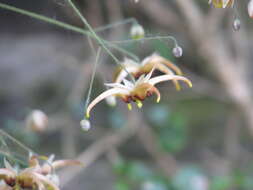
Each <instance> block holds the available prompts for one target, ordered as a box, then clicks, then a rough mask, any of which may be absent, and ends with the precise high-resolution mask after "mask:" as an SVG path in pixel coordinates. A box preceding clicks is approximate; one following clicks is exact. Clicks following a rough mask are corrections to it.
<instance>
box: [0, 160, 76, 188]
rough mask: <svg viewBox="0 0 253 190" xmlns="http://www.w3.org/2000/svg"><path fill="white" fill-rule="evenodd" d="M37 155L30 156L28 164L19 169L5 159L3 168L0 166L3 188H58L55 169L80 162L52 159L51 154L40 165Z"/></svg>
mask: <svg viewBox="0 0 253 190" xmlns="http://www.w3.org/2000/svg"><path fill="white" fill-rule="evenodd" d="M38 158H39V157H37V156H31V157H30V159H29V161H28V163H29V166H28V167H27V168H25V169H22V170H19V169H17V168H14V167H12V166H11V165H10V164H9V162H7V161H5V162H4V164H5V168H0V181H3V182H4V184H2V186H0V187H2V188H3V189H6V190H8V189H15V190H21V189H32V190H35V189H36V190H37V189H38V190H59V187H58V186H59V184H57V180H55V178H53V176H54V177H57V175H56V174H55V173H54V170H55V169H58V168H61V167H64V166H68V165H77V164H80V162H78V161H74V160H58V161H53V157H52V156H51V157H50V158H49V159H48V160H47V161H46V162H45V163H44V164H43V165H42V166H41V165H40V164H39V160H38Z"/></svg>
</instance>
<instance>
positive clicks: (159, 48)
mask: <svg viewBox="0 0 253 190" xmlns="http://www.w3.org/2000/svg"><path fill="white" fill-rule="evenodd" d="M152 42H153V47H154V49H155V51H156V52H158V53H159V54H160V55H161V56H163V57H165V58H167V59H169V60H171V61H174V57H173V56H172V53H171V48H169V46H168V45H167V44H166V43H165V42H163V41H160V40H153V41H152ZM168 43H169V41H168ZM170 44H172V43H170ZM171 47H173V46H171Z"/></svg>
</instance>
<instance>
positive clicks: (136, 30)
mask: <svg viewBox="0 0 253 190" xmlns="http://www.w3.org/2000/svg"><path fill="white" fill-rule="evenodd" d="M130 35H131V38H132V39H134V40H138V39H142V38H144V37H145V30H144V28H143V27H142V26H141V25H140V24H138V23H135V24H133V25H132V27H131V29H130Z"/></svg>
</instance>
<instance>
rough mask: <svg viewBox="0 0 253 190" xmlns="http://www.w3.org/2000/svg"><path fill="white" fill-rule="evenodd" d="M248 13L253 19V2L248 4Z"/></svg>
mask: <svg viewBox="0 0 253 190" xmlns="http://www.w3.org/2000/svg"><path fill="white" fill-rule="evenodd" d="M248 13H249V16H250V18H253V0H250V1H249V3H248Z"/></svg>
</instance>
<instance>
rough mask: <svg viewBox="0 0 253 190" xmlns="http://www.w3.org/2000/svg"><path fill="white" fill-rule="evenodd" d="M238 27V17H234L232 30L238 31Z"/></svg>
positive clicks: (239, 26) (239, 22)
mask: <svg viewBox="0 0 253 190" xmlns="http://www.w3.org/2000/svg"><path fill="white" fill-rule="evenodd" d="M240 28H241V21H240V20H239V19H238V18H236V19H235V20H234V22H233V29H234V31H239V30H240Z"/></svg>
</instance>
